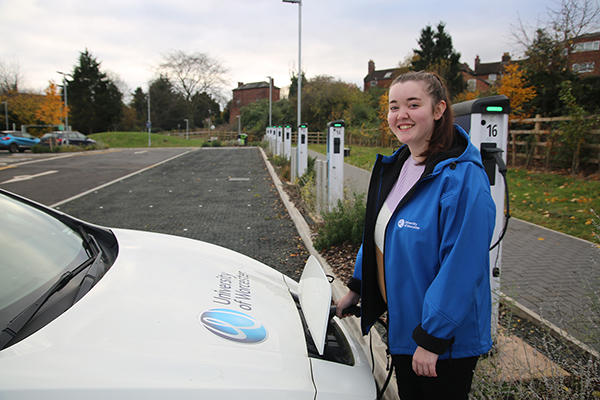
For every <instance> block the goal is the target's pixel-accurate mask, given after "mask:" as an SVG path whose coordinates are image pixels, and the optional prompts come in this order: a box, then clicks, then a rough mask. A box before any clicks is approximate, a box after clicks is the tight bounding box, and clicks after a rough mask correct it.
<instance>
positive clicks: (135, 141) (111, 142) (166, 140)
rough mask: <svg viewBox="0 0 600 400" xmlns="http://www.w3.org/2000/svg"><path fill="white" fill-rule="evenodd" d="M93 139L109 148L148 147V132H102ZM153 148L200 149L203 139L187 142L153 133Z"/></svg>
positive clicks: (175, 137)
mask: <svg viewBox="0 0 600 400" xmlns="http://www.w3.org/2000/svg"><path fill="white" fill-rule="evenodd" d="M89 137H90V138H91V139H94V140H96V141H98V142H102V143H104V144H105V145H106V146H108V147H112V148H115V147H148V132H102V133H94V134H92V135H89ZM150 141H151V144H152V147H200V146H202V144H203V143H204V142H205V140H203V139H192V138H190V139H189V140H187V139H186V138H185V137H181V136H167V135H161V134H158V133H153V134H151V136H150Z"/></svg>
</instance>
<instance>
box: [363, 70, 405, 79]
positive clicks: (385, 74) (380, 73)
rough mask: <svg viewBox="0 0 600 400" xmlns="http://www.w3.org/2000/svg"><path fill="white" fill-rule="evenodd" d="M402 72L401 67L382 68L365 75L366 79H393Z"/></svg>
mask: <svg viewBox="0 0 600 400" xmlns="http://www.w3.org/2000/svg"><path fill="white" fill-rule="evenodd" d="M398 74H400V68H389V69H380V70H377V71H373V72H371V73H370V74H368V75H367V76H365V79H364V80H365V81H372V80H381V79H393V78H395V77H396V76H397V75H398Z"/></svg>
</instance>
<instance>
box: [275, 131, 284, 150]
mask: <svg viewBox="0 0 600 400" xmlns="http://www.w3.org/2000/svg"><path fill="white" fill-rule="evenodd" d="M275 137H276V139H275V153H274V154H275V155H276V156H281V155H282V154H283V149H282V147H283V128H282V127H281V126H278V127H276V128H275Z"/></svg>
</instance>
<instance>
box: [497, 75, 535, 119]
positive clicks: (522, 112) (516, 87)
mask: <svg viewBox="0 0 600 400" xmlns="http://www.w3.org/2000/svg"><path fill="white" fill-rule="evenodd" d="M526 85H527V79H526V78H525V72H524V71H522V70H521V69H520V68H519V66H518V65H517V64H515V63H510V64H507V65H506V66H505V67H504V75H503V76H502V81H501V82H500V86H499V87H498V94H503V95H505V96H506V97H508V98H509V99H510V109H511V113H510V118H511V119H521V118H527V117H529V116H530V115H529V114H528V112H527V110H526V109H525V106H526V104H527V103H528V102H529V101H530V100H532V99H534V98H535V96H536V91H535V88H533V87H531V86H526Z"/></svg>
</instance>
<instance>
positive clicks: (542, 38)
mask: <svg viewBox="0 0 600 400" xmlns="http://www.w3.org/2000/svg"><path fill="white" fill-rule="evenodd" d="M525 55H526V59H525V60H524V61H523V68H524V70H525V76H526V78H527V80H528V81H529V83H530V84H531V85H532V86H533V87H535V88H536V93H537V96H536V97H535V99H533V100H532V103H531V105H532V108H533V111H534V112H535V113H539V114H543V115H560V114H561V112H562V105H561V103H560V99H559V92H560V84H561V82H563V81H565V80H574V79H576V77H575V76H573V74H572V73H571V72H570V71H569V69H568V65H567V57H566V55H565V54H564V51H563V47H562V46H561V45H560V44H559V43H558V42H557V41H556V40H555V39H553V38H552V37H551V36H550V35H549V34H548V33H547V32H546V31H545V30H544V29H538V30H537V31H536V37H535V39H534V41H533V42H532V44H531V46H530V47H529V48H528V49H527V51H526V52H525Z"/></svg>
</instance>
